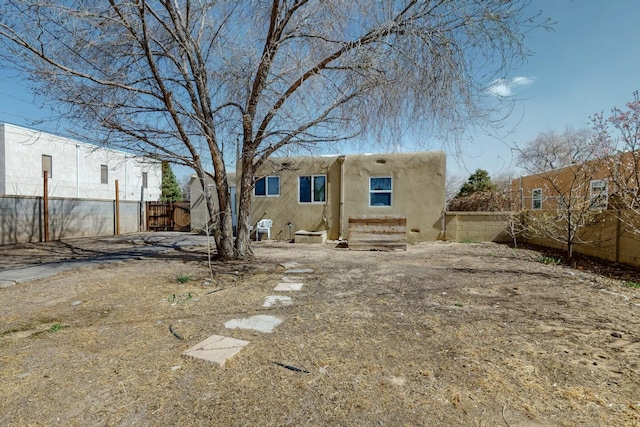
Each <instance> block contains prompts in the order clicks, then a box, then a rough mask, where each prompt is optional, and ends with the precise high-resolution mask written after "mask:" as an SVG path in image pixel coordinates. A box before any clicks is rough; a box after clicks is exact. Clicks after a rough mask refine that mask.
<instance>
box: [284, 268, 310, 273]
mask: <svg viewBox="0 0 640 427" xmlns="http://www.w3.org/2000/svg"><path fill="white" fill-rule="evenodd" d="M284 273H285V274H307V273H313V268H291V269H288V270H285V271H284Z"/></svg>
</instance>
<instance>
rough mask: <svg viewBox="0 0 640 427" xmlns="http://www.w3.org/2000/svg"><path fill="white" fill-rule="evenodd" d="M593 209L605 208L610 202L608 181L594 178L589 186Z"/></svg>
mask: <svg viewBox="0 0 640 427" xmlns="http://www.w3.org/2000/svg"><path fill="white" fill-rule="evenodd" d="M589 195H590V203H591V209H597V210H604V209H607V205H608V204H609V191H608V188H607V181H605V180H604V179H594V180H593V181H591V183H590V186H589Z"/></svg>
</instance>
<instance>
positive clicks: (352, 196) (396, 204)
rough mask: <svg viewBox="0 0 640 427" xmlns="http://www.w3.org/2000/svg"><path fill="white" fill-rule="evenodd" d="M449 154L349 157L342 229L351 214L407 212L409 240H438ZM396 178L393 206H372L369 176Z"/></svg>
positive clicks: (346, 170)
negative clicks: (446, 159)
mask: <svg viewBox="0 0 640 427" xmlns="http://www.w3.org/2000/svg"><path fill="white" fill-rule="evenodd" d="M445 168H446V166H445V154H444V152H441V151H433V152H420V153H400V154H371V155H365V154H361V155H350V156H346V159H345V164H344V175H345V176H344V185H345V187H346V188H347V189H346V190H345V200H344V203H345V204H344V213H343V217H344V220H343V223H342V228H343V230H342V232H343V235H344V236H346V235H347V226H348V223H347V219H348V217H349V215H387V214H389V215H390V214H393V215H398V214H400V215H406V217H407V241H408V243H416V242H423V241H434V240H436V239H437V238H438V237H439V235H440V232H441V229H442V213H443V210H444V203H445V175H446V170H445ZM387 176H390V177H392V187H393V192H392V205H391V206H389V207H387V206H384V207H383V206H369V178H370V177H387Z"/></svg>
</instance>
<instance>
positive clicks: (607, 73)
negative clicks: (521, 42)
mask: <svg viewBox="0 0 640 427" xmlns="http://www.w3.org/2000/svg"><path fill="white" fill-rule="evenodd" d="M531 7H532V8H533V9H539V10H542V11H543V14H544V15H545V16H549V17H551V18H552V19H553V20H555V21H556V24H555V26H554V31H550V32H548V31H545V30H538V31H535V32H533V33H530V34H529V35H528V37H527V46H528V47H529V48H530V49H531V50H532V51H533V52H534V55H533V56H532V57H530V58H529V60H528V61H527V62H526V63H524V64H523V65H521V66H519V67H518V68H517V69H514V70H511V73H510V74H509V75H507V76H505V81H507V82H515V84H512V85H510V86H509V89H510V91H511V94H512V96H513V97H514V98H516V99H518V100H519V101H517V102H516V109H515V110H514V112H513V114H512V116H511V117H510V118H509V120H508V121H507V123H509V124H511V127H515V130H514V132H513V133H511V134H509V135H507V136H505V137H504V138H503V139H502V140H500V139H496V138H492V137H488V136H486V135H475V136H474V139H473V141H472V142H469V143H466V144H465V145H464V147H463V149H462V152H463V153H464V154H463V155H462V156H461V157H459V158H458V159H455V158H453V157H452V156H449V157H448V162H447V167H448V171H449V172H450V173H459V174H462V175H464V176H465V177H468V175H469V174H470V173H471V172H473V171H475V169H476V168H483V169H486V170H488V171H489V173H490V174H491V175H492V176H494V175H497V174H500V173H505V172H508V171H514V172H516V174H517V173H518V172H519V170H518V169H517V166H516V165H515V164H514V163H513V161H512V156H511V149H510V147H511V146H512V145H513V144H514V143H517V144H518V145H522V144H524V143H526V142H527V141H531V140H533V139H534V138H535V137H536V136H537V135H538V133H540V132H546V131H550V130H557V131H562V130H564V129H565V127H567V126H571V127H573V128H574V129H580V128H583V127H588V126H590V123H589V117H590V116H592V115H593V114H594V113H599V112H605V113H608V112H609V111H610V110H611V108H613V107H614V106H618V107H624V105H625V103H627V102H629V101H632V100H633V92H634V91H635V90H639V89H640V2H638V1H635V0H610V1H606V2H605V1H601V0H573V1H571V0H533V2H532V4H531ZM518 83H520V84H518ZM522 83H524V84H522ZM503 89H505V88H503ZM516 125H517V126H516Z"/></svg>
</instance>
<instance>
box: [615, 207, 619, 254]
mask: <svg viewBox="0 0 640 427" xmlns="http://www.w3.org/2000/svg"><path fill="white" fill-rule="evenodd" d="M616 262H620V209H618V210H617V211H616Z"/></svg>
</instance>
